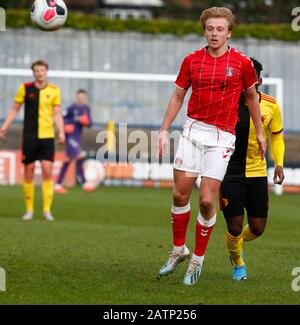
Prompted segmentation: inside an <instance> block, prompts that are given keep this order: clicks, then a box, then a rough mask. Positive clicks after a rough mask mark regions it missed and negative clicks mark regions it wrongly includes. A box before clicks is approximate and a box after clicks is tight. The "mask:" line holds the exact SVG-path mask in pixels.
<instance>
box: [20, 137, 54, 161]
mask: <svg viewBox="0 0 300 325" xmlns="http://www.w3.org/2000/svg"><path fill="white" fill-rule="evenodd" d="M36 160H49V161H54V139H53V138H51V139H37V138H34V137H24V138H23V144H22V162H23V163H24V164H25V165H28V164H31V163H33V162H34V161H36Z"/></svg>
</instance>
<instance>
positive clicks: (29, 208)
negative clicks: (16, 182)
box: [22, 162, 34, 220]
mask: <svg viewBox="0 0 300 325" xmlns="http://www.w3.org/2000/svg"><path fill="white" fill-rule="evenodd" d="M33 176H34V162H32V163H29V164H24V181H23V195H24V201H25V208H26V212H25V214H24V215H23V217H22V219H23V220H31V219H32V218H33V211H34V183H33Z"/></svg>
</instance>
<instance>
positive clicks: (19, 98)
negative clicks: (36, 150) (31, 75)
mask: <svg viewBox="0 0 300 325" xmlns="http://www.w3.org/2000/svg"><path fill="white" fill-rule="evenodd" d="M15 102H16V103H20V104H23V103H24V104H25V113H24V129H23V132H24V135H30V136H34V137H36V138H38V139H47V138H48V139H49V138H54V136H55V131H54V118H53V115H54V110H53V109H54V107H55V106H60V90H59V88H58V87H57V86H55V85H53V84H51V83H49V84H48V85H47V87H45V88H43V89H38V88H37V87H36V86H35V84H34V83H33V82H30V83H25V84H21V85H20V87H19V89H18V92H17V94H16V97H15Z"/></svg>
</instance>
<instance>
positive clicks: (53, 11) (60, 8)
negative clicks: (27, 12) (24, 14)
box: [31, 0, 68, 31]
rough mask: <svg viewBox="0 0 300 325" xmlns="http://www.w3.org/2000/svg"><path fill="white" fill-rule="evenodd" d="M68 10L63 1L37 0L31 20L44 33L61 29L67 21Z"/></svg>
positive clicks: (32, 10)
mask: <svg viewBox="0 0 300 325" xmlns="http://www.w3.org/2000/svg"><path fill="white" fill-rule="evenodd" d="M67 16H68V9H67V6H66V4H65V3H64V2H63V0H35V1H34V2H33V4H32V7H31V20H32V22H33V24H34V25H36V26H37V27H38V28H40V29H41V30H44V31H53V30H57V29H59V28H61V27H62V26H63V25H64V23H65V22H66V20H67Z"/></svg>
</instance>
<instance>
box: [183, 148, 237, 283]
mask: <svg viewBox="0 0 300 325" xmlns="http://www.w3.org/2000/svg"><path fill="white" fill-rule="evenodd" d="M202 150H203V154H202V156H203V157H202V159H201V160H202V162H203V166H202V170H201V174H202V179H201V184H200V189H199V213H198V218H197V223H196V240H195V241H196V244H195V250H194V253H193V256H192V258H191V261H190V264H189V267H188V270H187V272H186V274H185V276H184V279H183V283H184V284H186V285H193V284H195V283H196V282H197V281H198V279H199V277H200V274H201V270H202V266H203V262H204V256H205V252H206V248H207V245H208V242H209V239H210V235H211V233H212V230H213V227H214V224H215V223H216V219H217V216H216V208H215V199H216V196H217V195H218V193H219V188H220V184H221V181H222V180H223V178H224V175H225V173H226V169H227V165H228V161H229V159H230V156H231V154H232V150H231V149H227V148H221V147H217V146H203V149H202Z"/></svg>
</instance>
